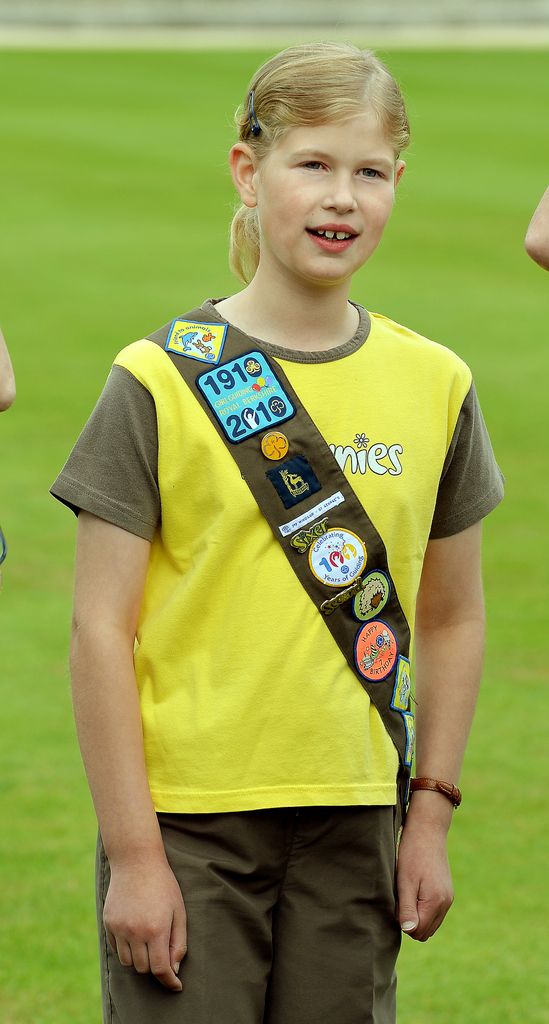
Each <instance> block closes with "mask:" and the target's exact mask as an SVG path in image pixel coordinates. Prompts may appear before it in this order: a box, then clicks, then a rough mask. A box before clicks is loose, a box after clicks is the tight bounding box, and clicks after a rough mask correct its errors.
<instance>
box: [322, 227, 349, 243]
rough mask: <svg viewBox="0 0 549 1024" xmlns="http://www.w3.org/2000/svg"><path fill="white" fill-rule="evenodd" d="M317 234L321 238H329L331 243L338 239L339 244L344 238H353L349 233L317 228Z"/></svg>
mask: <svg viewBox="0 0 549 1024" xmlns="http://www.w3.org/2000/svg"><path fill="white" fill-rule="evenodd" d="M316 234H317V235H320V237H321V238H328V239H330V241H331V240H332V239H334V238H337V240H338V241H339V242H342V241H343V239H344V238H351V237H352V236H351V235H350V234H349V232H348V231H329V230H325V229H322V228H317V230H316Z"/></svg>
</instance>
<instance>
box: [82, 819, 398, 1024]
mask: <svg viewBox="0 0 549 1024" xmlns="http://www.w3.org/2000/svg"><path fill="white" fill-rule="evenodd" d="M158 817H159V821H160V824H161V829H162V835H163V839H164V845H165V848H166V852H167V856H168V859H169V862H170V864H171V867H172V869H173V871H174V873H175V875H176V877H177V879H178V881H179V884H180V886H181V891H182V893H183V897H184V900H185V906H186V909H187V919H188V920H187V927H188V952H187V955H186V957H185V958H184V959H183V961H182V964H181V969H180V978H181V980H182V981H183V983H184V989H183V992H176V993H173V992H169V991H168V990H166V989H164V988H163V987H162V986H161V985H160V984H159V982H157V981H156V979H155V978H153V977H152V976H151V975H140V974H138V973H137V972H136V971H135V970H134V969H133V968H128V967H123V966H122V965H121V964H120V962H119V960H118V957H117V955H116V954H115V953H113V951H112V950H111V948H110V946H109V945H108V943H107V940H106V937H105V932H104V929H103V925H102V910H103V903H104V899H105V895H106V892H107V889H108V884H109V864H108V861H107V859H106V856H105V852H104V850H103V846H102V843H101V840H99V843H98V858H97V905H98V920H99V932H100V951H101V974H102V989H103V1014H104V1017H103V1019H104V1022H105V1024H328V1022H334V1024H394V1022H395V1019H396V1018H395V988H396V980H395V961H396V958H397V954H398V950H399V945H400V929H399V927H398V924H397V922H396V919H395V835H394V808H393V807H360V806H358V807H299V808H297V807H284V808H275V809H266V810H259V811H236V812H231V813H222V814H160V815H159V816H158Z"/></svg>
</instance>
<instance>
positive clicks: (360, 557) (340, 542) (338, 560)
mask: <svg viewBox="0 0 549 1024" xmlns="http://www.w3.org/2000/svg"><path fill="white" fill-rule="evenodd" d="M365 564H366V548H365V546H364V544H363V542H362V541H361V539H360V537H357V535H356V533H352V531H351V530H327V531H326V533H325V534H324V535H323V536H322V537H319V538H318V540H317V541H315V543H314V544H313V545H312V547H311V548H309V567H310V569H311V572H312V574H313V576H316V579H317V580H320V582H321V583H325V584H326V586H327V587H346V586H348V585H349V584H350V583H352V582H353V580H356V578H357V576H360V574H361V572H362V570H363V568H364V566H365Z"/></svg>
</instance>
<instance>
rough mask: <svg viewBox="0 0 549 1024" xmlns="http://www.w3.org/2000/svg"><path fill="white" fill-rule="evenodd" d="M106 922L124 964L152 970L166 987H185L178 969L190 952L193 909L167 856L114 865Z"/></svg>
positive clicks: (178, 989) (177, 990) (105, 913)
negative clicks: (149, 862) (160, 859)
mask: <svg viewBox="0 0 549 1024" xmlns="http://www.w3.org/2000/svg"><path fill="white" fill-rule="evenodd" d="M103 922H104V924H105V930H106V932H107V938H108V940H109V943H110V945H111V947H112V949H113V950H114V952H115V953H117V954H118V959H119V960H120V963H121V964H123V965H124V967H132V966H133V967H135V970H136V971H137V972H138V973H139V974H147V973H148V972H149V971H150V972H151V973H152V974H154V976H155V978H157V979H158V981H159V982H160V983H161V984H162V985H164V986H165V988H169V989H171V990H172V991H174V992H181V990H182V988H183V985H182V983H181V981H180V980H179V978H178V977H177V973H178V971H179V965H180V963H181V960H182V959H183V957H184V956H185V954H186V952H187V915H186V911H185V904H184V902H183V897H182V895H181V889H180V888H179V884H178V882H177V879H176V877H175V875H174V874H173V872H172V870H171V868H170V866H169V864H168V863H167V862H166V863H160V864H156V863H155V864H154V865H153V866H151V865H147V864H145V865H143V864H140V865H137V866H136V865H133V864H132V865H129V866H128V865H125V864H124V865H118V866H116V865H115V866H113V865H111V881H110V885H109V890H108V892H107V898H106V900H105V906H104V909H103Z"/></svg>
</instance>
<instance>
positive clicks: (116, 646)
mask: <svg viewBox="0 0 549 1024" xmlns="http://www.w3.org/2000/svg"><path fill="white" fill-rule="evenodd" d="M149 551H150V545H149V543H148V541H145V540H142V539H141V538H140V537H136V536H134V535H133V534H130V533H128V532H126V531H125V530H121V529H119V528H118V527H116V526H113V525H111V524H110V523H107V522H105V521H103V520H101V519H97V518H96V517H95V516H92V515H90V514H89V513H86V512H81V513H80V515H79V518H78V542H77V556H76V585H75V601H74V619H73V634H72V644H71V673H72V680H73V702H74V712H75V718H76V724H77V730H78V738H79V741H80V747H81V751H82V757H83V760H84V764H85V768H86V772H87V776H88V781H89V785H90V789H91V792H92V797H93V801H94V804H95V809H96V812H97V817H98V820H99V826H100V830H101V836H102V838H103V843H104V846H105V851H106V853H107V857H108V859H109V864H110V868H111V882H110V886H109V891H108V894H107V898H106V902H105V908H104V921H105V927H106V929H107V934H108V936H109V941H110V943H111V945H112V947H113V949H115V950H116V951H117V952H118V956H119V958H120V961H121V962H122V963H123V964H124V965H125V966H128V967H130V966H131V965H132V964H133V966H134V967H135V968H136V970H138V971H139V972H140V973H146V972H147V971H149V970H150V971H152V972H153V973H154V974H155V975H156V976H157V978H158V980H159V981H161V982H162V983H163V984H164V985H166V986H167V987H168V988H172V989H174V990H180V989H181V987H182V986H181V982H180V981H179V979H178V978H177V976H176V974H177V970H178V968H179V962H180V961H181V959H182V957H183V956H184V954H185V950H186V920H185V908H184V903H183V899H182V896H181V891H180V889H179V885H178V883H177V881H176V879H175V877H174V875H173V873H172V871H171V868H170V866H169V864H168V862H167V859H166V856H165V852H164V847H163V844H162V839H161V835H160V829H159V826H158V821H157V818H156V814H155V811H154V807H153V804H152V800H151V795H150V791H149V786H148V782H147V775H146V770H145V758H144V750H143V736H142V727H141V717H140V712H139V701H138V691H137V683H136V678H135V672H134V664H133V646H134V638H135V630H136V624H137V619H138V614H139V607H140V604H141V598H142V594H143V587H144V583H145V575H146V571H147V565H148V560H149Z"/></svg>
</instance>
